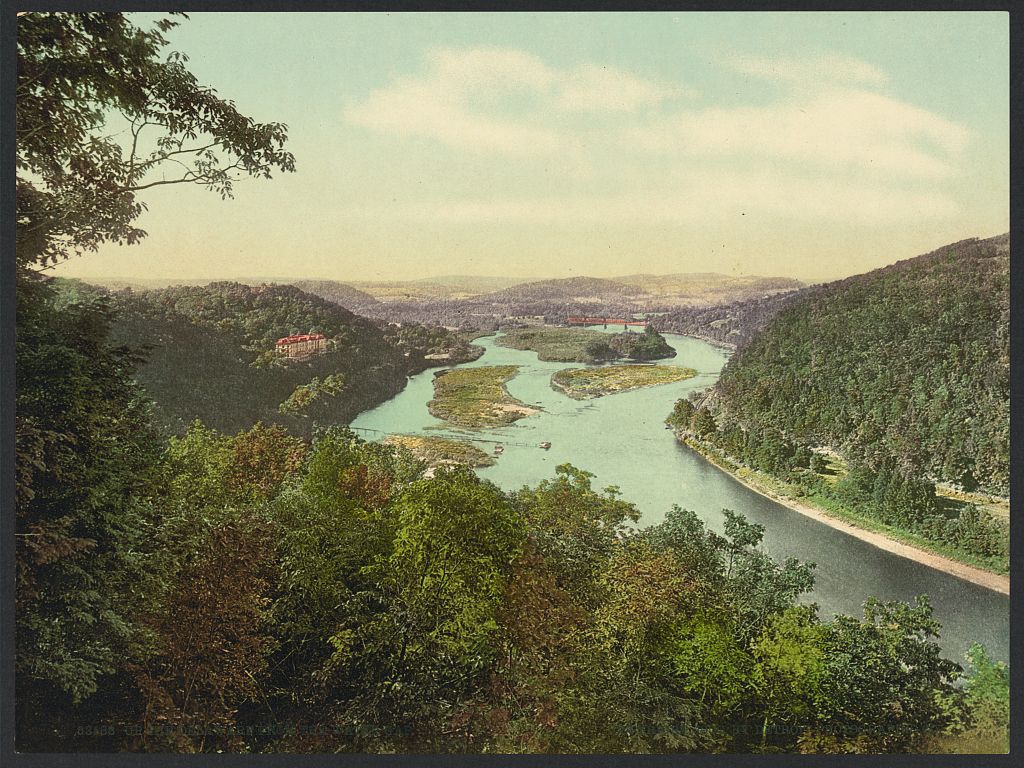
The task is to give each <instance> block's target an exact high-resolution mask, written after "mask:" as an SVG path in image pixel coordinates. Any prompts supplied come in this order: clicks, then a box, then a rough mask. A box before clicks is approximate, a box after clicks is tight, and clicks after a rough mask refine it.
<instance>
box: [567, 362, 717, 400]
mask: <svg viewBox="0 0 1024 768" xmlns="http://www.w3.org/2000/svg"><path fill="white" fill-rule="evenodd" d="M696 375H697V371H695V370H694V369H693V368H683V367H680V366H676V365H608V366H602V367H600V368H566V369H565V370H562V371H558V372H556V373H555V374H554V375H553V376H552V377H551V386H552V387H554V388H555V389H558V390H561V391H562V392H564V393H565V394H567V395H568V396H569V397H571V398H573V399H574V400H589V399H590V398H593V397H602V396H603V395H610V394H614V393H615V392H629V391H630V390H633V389H639V388H641V387H653V386H656V385H658V384H670V383H672V382H673V381H683V380H684V379H692V378H693V377H694V376H696Z"/></svg>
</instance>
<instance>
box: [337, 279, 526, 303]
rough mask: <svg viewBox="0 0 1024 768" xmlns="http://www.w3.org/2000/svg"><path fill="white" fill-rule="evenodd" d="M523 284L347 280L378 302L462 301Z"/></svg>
mask: <svg viewBox="0 0 1024 768" xmlns="http://www.w3.org/2000/svg"><path fill="white" fill-rule="evenodd" d="M522 282H525V280H524V279H523V278H515V277H489V276H482V277H481V276H475V275H442V276H440V277H427V278H422V279H419V280H381V281H365V280H356V281H350V283H349V284H350V285H352V286H353V287H355V288H358V289H359V290H361V291H364V292H366V293H368V294H370V295H372V296H374V297H375V298H377V299H379V300H380V301H411V300H430V299H464V298H468V297H471V296H479V295H480V294H483V293H490V292H492V291H500V290H502V289H503V288H508V287H510V286H513V285H517V284H519V283H522Z"/></svg>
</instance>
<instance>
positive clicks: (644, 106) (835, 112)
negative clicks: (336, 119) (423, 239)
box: [346, 48, 971, 226]
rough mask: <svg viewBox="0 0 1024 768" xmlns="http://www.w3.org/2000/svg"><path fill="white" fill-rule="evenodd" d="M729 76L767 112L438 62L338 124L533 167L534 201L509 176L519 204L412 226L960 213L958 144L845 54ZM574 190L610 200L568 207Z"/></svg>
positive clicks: (526, 58)
mask: <svg viewBox="0 0 1024 768" xmlns="http://www.w3.org/2000/svg"><path fill="white" fill-rule="evenodd" d="M729 66H732V67H733V68H735V69H738V70H740V71H743V72H746V73H748V74H752V75H756V76H759V77H760V76H764V77H773V78H776V79H777V80H779V81H780V82H781V83H782V84H783V85H785V86H786V87H785V89H784V90H783V91H782V93H781V94H778V95H777V96H776V97H775V98H774V99H773V100H770V101H768V102H767V103H758V104H752V103H747V104H742V103H741V104H738V105H729V106H705V107H701V108H694V107H692V106H682V105H680V104H679V98H680V97H683V96H692V95H693V94H692V92H690V91H688V90H687V89H686V87H685V86H682V85H678V86H672V85H668V84H665V83H657V82H653V81H651V80H649V79H644V78H640V77H638V76H637V75H635V74H633V73H630V72H626V71H623V70H620V69H616V68H613V67H605V66H598V65H581V66H578V67H573V68H567V69H559V68H557V67H552V66H550V65H548V64H546V63H545V62H544V61H542V60H540V59H539V58H537V57H536V56H533V55H532V54H529V53H526V52H524V51H520V50H515V49H505V48H477V49H470V50H451V49H443V50H438V51H435V52H433V53H432V54H431V56H430V57H429V59H428V66H427V68H426V71H425V72H424V73H422V74H420V75H416V76H409V77H406V78H402V79H398V80H395V81H393V82H391V83H390V84H388V85H386V86H384V87H382V88H380V89H379V90H376V91H374V92H373V93H371V94H370V95H369V96H368V98H367V99H365V100H364V101H362V102H361V103H358V104H353V105H351V106H349V108H348V109H347V111H346V116H347V118H348V119H349V120H350V121H351V122H353V123H356V124H358V125H362V126H364V127H367V128H371V129H374V130H379V131H383V132H388V133H392V134H397V135H401V136H409V137H419V138H425V139H430V140H434V141H438V142H442V143H444V144H447V145H449V146H451V147H454V148H456V149H458V150H460V151H462V152H464V153H466V152H472V151H476V152H480V153H482V154H486V155H493V156H495V157H497V156H500V155H507V154H512V155H518V156H522V157H526V156H529V155H536V156H539V157H541V158H542V160H543V170H542V171H538V172H537V175H536V178H537V182H536V185H535V187H536V189H537V193H536V195H535V196H534V197H530V196H529V194H530V193H529V191H528V189H525V190H524V188H523V187H521V186H518V187H517V186H516V185H521V184H522V183H523V180H522V178H517V179H516V181H515V183H514V184H513V185H512V186H506V187H505V188H506V189H512V188H518V189H520V190H521V193H522V195H523V196H521V197H506V198H503V199H497V200H482V199H465V200H455V201H451V200H449V201H446V202H432V203H422V204H419V205H413V206H406V207H405V208H403V209H401V210H402V211H403V212H404V215H405V216H407V217H411V218H414V219H416V220H421V221H433V222H439V221H440V222H455V223H474V224H475V223H481V222H499V221H518V222H532V223H545V222H565V223H572V222H576V223H580V222H583V223H591V224H600V223H602V222H606V221H609V222H636V223H638V224H643V223H673V222H680V223H694V224H697V223H700V222H701V221H706V220H709V219H717V220H723V219H725V220H727V219H728V217H731V216H739V215H740V214H741V213H746V214H747V215H748V216H749V215H757V214H764V215H766V216H771V217H775V218H780V219H785V218H792V219H803V220H820V221H823V222H843V223H859V224H864V225H869V226H878V225H889V224H896V223H900V222H909V221H933V220H937V219H941V218H943V217H949V216H952V215H954V214H956V213H957V211H958V205H957V203H956V202H955V201H954V200H953V199H952V198H951V197H950V196H949V195H948V193H947V191H946V189H945V188H944V187H943V184H944V183H945V182H948V181H949V180H950V179H953V178H954V177H956V176H957V175H958V174H959V173H960V160H961V155H962V153H963V152H964V150H965V148H966V147H967V144H968V142H969V141H970V139H971V136H970V133H969V131H968V130H967V129H966V128H965V127H964V126H963V125H960V124H958V123H956V122H954V121H951V120H948V119H946V118H944V117H942V116H940V115H937V114H934V113H932V112H930V111H928V110H925V109H922V108H920V107H917V106H914V105H912V104H910V103H907V102H906V101H902V100H900V99H898V98H896V97H894V96H891V95H886V94H883V93H879V92H877V91H874V90H871V89H870V86H875V85H880V84H883V83H884V82H885V81H886V76H885V74H884V73H883V72H881V71H880V70H878V69H877V68H875V67H874V66H872V65H870V64H868V63H866V62H862V61H858V60H856V59H849V58H844V57H842V56H818V57H816V58H811V59H807V60H797V59H782V60H771V61H768V60H759V59H742V60H737V59H733V60H731V61H730V63H729ZM808 80H810V81H812V83H811V85H810V86H808V85H807V81H808ZM583 112H586V113H588V114H593V113H601V114H602V116H603V118H604V119H602V120H589V119H588V120H586V121H584V120H581V119H580V113H583ZM521 176H522V177H526V176H527V174H521ZM581 182H585V183H586V184H587V185H589V186H588V188H593V189H595V190H611V189H615V190H620V191H621V193H620V194H617V195H616V196H611V197H609V196H602V195H601V193H600V192H595V193H594V194H593V195H592V196H590V197H587V196H585V195H584V196H581V193H580V192H579V190H580V189H581V188H584V187H581V186H580V184H581ZM541 190H543V191H541ZM438 192H439V193H440V194H444V192H443V191H442V190H438ZM560 193H561V196H559V195H560ZM747 221H750V219H747Z"/></svg>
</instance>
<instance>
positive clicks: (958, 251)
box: [716, 235, 1010, 494]
mask: <svg viewBox="0 0 1024 768" xmlns="http://www.w3.org/2000/svg"><path fill="white" fill-rule="evenodd" d="M1009 281H1010V260H1009V236H1008V235H1004V236H1002V237H996V238H992V239H989V240H966V241H963V242H960V243H955V244H953V245H950V246H947V247H945V248H942V249H940V250H938V251H935V252H934V253H930V254H927V255H925V256H921V257H918V258H916V259H909V260H906V261H902V262H899V263H897V264H893V265H892V266H890V267H885V268H883V269H879V270H876V271H874V272H870V273H868V274H865V275H858V276H856V277H851V278H848V279H846V280H842V281H839V282H836V283H830V284H828V285H826V286H822V287H819V288H817V289H812V290H809V291H807V292H805V293H804V294H802V295H801V296H799V297H797V298H795V299H793V300H792V301H789V302H787V303H786V306H785V307H784V308H783V309H782V311H781V312H779V314H778V315H777V316H776V317H775V318H774V320H772V321H771V322H770V323H769V324H768V326H767V327H766V328H765V329H764V330H763V331H762V332H761V333H760V334H759V335H758V336H757V337H756V338H755V339H754V340H753V341H752V342H751V343H750V344H749V345H748V346H747V347H746V348H744V349H743V350H741V351H740V352H739V353H738V354H737V355H736V356H735V357H734V358H733V359H732V360H731V361H730V363H729V365H728V366H727V367H726V369H725V370H724V371H723V373H722V377H721V379H720V380H719V383H718V385H717V387H716V390H717V393H718V396H719V399H718V402H719V405H720V414H721V418H722V420H723V423H733V422H735V423H737V424H739V425H740V426H741V427H744V428H746V427H752V428H755V429H760V428H765V427H767V428H772V429H776V430H778V431H779V432H781V433H782V434H783V435H785V436H786V437H787V438H789V439H792V440H797V441H799V442H803V443H807V444H818V445H828V446H833V447H835V448H837V449H839V450H841V451H842V452H843V453H844V454H846V455H848V456H849V457H850V458H852V459H854V460H857V461H862V462H865V463H866V464H868V465H869V466H872V467H877V466H879V465H880V464H881V463H882V462H883V461H885V460H892V461H895V462H896V464H897V465H898V467H899V468H900V469H901V470H903V471H906V472H909V473H917V474H924V475H927V476H929V477H932V478H934V479H937V480H945V481H949V482H952V483H956V484H958V485H963V486H966V487H970V488H974V487H978V486H980V487H982V488H985V489H989V490H992V491H995V492H998V493H1003V494H1005V493H1007V490H1008V482H1009V407H1010V391H1009V344H1010V328H1009V320H1010V293H1009V290H1010V282H1009Z"/></svg>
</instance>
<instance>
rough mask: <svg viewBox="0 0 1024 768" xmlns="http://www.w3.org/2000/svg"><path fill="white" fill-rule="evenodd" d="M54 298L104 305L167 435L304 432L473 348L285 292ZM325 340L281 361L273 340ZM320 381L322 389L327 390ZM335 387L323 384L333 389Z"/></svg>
mask: <svg viewBox="0 0 1024 768" xmlns="http://www.w3.org/2000/svg"><path fill="white" fill-rule="evenodd" d="M56 285H57V286H58V288H59V292H58V296H59V297H60V298H59V300H60V301H61V302H73V301H77V300H81V299H86V298H87V299H88V300H90V301H93V302H100V303H102V302H106V303H108V304H109V305H110V308H111V310H112V312H113V318H114V319H113V326H112V337H113V339H114V340H115V341H116V342H118V343H120V344H123V345H125V346H126V347H128V348H131V349H134V350H136V353H137V354H138V355H140V357H141V364H140V365H139V367H138V370H137V372H136V378H137V379H138V381H139V382H140V383H142V385H143V386H144V387H145V390H146V392H147V393H148V395H149V396H150V397H151V398H152V400H153V401H154V405H153V409H154V414H155V416H156V418H157V420H158V421H159V422H160V424H161V425H162V426H163V427H165V428H166V429H169V430H170V431H171V432H173V433H178V434H180V433H182V432H184V431H185V429H186V428H187V427H188V425H189V424H190V423H191V422H192V421H193V420H195V419H201V420H202V421H203V422H204V423H206V424H207V425H209V426H212V427H216V428H219V429H224V430H228V431H237V430H240V429H248V428H249V427H251V426H252V425H253V424H255V423H256V422H257V421H263V422H265V423H277V424H281V425H283V426H286V427H288V428H289V429H291V430H292V431H293V432H294V433H295V434H299V435H305V436H309V435H311V434H312V430H313V428H314V425H315V424H317V423H323V424H326V423H337V422H346V421H348V420H349V419H351V418H352V417H354V416H355V415H356V414H357V413H359V412H360V411H362V410H365V409H366V408H369V407H372V406H374V405H376V404H377V403H380V402H382V401H383V400H385V399H387V398H388V397H390V396H392V395H394V394H396V393H397V392H399V391H401V389H402V388H403V387H404V386H405V381H406V378H407V377H408V375H409V374H411V373H416V372H419V371H421V370H423V369H424V368H426V367H427V366H428V365H429V364H430V362H431V361H428V360H426V359H425V356H426V355H428V354H449V355H450V356H451V359H454V360H456V361H458V360H470V359H473V358H474V357H476V356H477V355H478V354H479V352H480V349H479V348H478V347H473V346H471V345H469V344H468V343H466V342H465V341H463V340H462V339H461V338H460V337H458V336H457V335H456V334H453V333H452V332H450V331H446V330H445V329H443V328H437V327H434V328H428V327H424V326H420V325H417V324H408V323H407V324H404V325H403V326H402V327H396V326H393V325H386V324H383V323H381V322H379V321H373V320H368V319H366V318H363V317H359V316H358V315H355V314H353V313H352V312H349V311H348V310H347V309H344V308H343V307H340V306H338V305H337V304H335V303H333V302H331V301H328V300H326V299H322V298H320V297H318V296H314V295H312V294H307V293H305V292H304V291H302V290H300V289H298V288H296V287H294V286H291V285H258V286H249V285H243V284H241V283H232V282H220V283H210V284H209V285H206V286H177V287H172V288H164V289H160V290H152V291H130V290H122V291H117V292H113V293H110V292H108V291H105V290H103V289H99V288H96V287H94V286H89V285H87V284H83V283H80V282H78V281H64V280H60V281H57V283H56ZM311 332H312V333H322V334H323V335H324V336H326V337H327V343H328V348H327V351H326V352H325V353H324V354H322V355H317V356H312V357H309V358H307V359H302V360H289V361H282V360H280V359H279V356H278V355H277V354H276V353H275V351H274V350H275V344H276V341H277V339H278V338H281V337H284V336H288V335H291V334H305V333H311ZM325 382H327V385H326V386H325ZM332 382H333V383H334V384H335V386H333V387H332V386H331V383H332Z"/></svg>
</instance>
